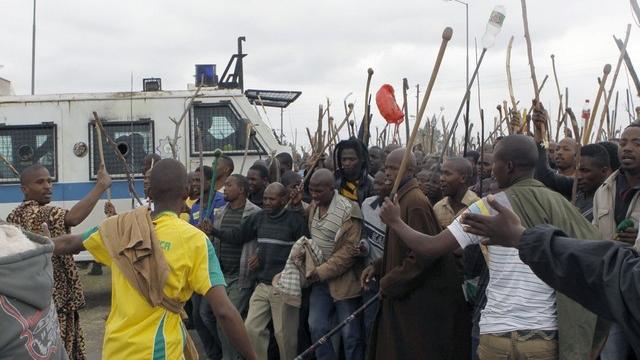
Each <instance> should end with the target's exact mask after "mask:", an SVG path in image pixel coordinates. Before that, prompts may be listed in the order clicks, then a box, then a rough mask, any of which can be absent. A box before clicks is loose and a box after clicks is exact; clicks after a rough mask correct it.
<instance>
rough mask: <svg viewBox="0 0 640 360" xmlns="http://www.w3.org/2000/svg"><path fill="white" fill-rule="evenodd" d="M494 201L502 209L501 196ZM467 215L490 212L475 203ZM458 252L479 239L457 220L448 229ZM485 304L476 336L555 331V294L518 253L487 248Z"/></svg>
mask: <svg viewBox="0 0 640 360" xmlns="http://www.w3.org/2000/svg"><path fill="white" fill-rule="evenodd" d="M495 196H496V199H497V200H498V201H499V202H500V203H501V204H503V205H505V206H509V207H511V206H510V204H509V200H508V199H507V197H506V195H505V194H504V193H503V192H502V193H499V194H496V195H495ZM468 211H470V212H472V213H480V214H485V215H488V214H489V213H493V210H492V209H490V208H489V206H488V205H487V204H486V203H485V202H484V200H479V201H477V202H476V203H474V204H473V205H471V206H470V207H469V209H468ZM448 229H449V231H450V232H451V234H452V235H453V236H454V237H455V238H456V240H457V241H458V243H459V244H460V247H461V248H463V249H464V248H465V247H467V246H469V245H472V244H479V243H481V242H482V240H484V239H483V238H482V237H480V236H477V235H473V234H468V233H466V232H464V230H463V228H462V224H461V223H460V218H459V217H458V218H456V219H455V220H454V221H453V222H452V223H451V225H449V227H448ZM488 260H489V261H488V266H489V285H488V286H487V290H486V295H487V304H486V306H485V308H484V310H483V311H482V314H481V317H480V334H492V333H501V332H508V331H515V330H557V328H558V323H557V310H556V294H555V291H554V290H553V289H552V288H551V287H549V286H548V285H547V284H545V283H544V282H543V281H542V280H540V279H539V278H538V277H537V276H536V275H535V274H534V273H533V271H531V268H530V267H529V266H528V265H525V264H524V263H523V262H522V261H521V260H520V256H519V253H518V249H514V248H505V247H501V246H489V256H488Z"/></svg>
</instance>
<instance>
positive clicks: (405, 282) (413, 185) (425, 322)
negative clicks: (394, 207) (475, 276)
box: [368, 179, 471, 360]
mask: <svg viewBox="0 0 640 360" xmlns="http://www.w3.org/2000/svg"><path fill="white" fill-rule="evenodd" d="M398 200H399V202H400V211H401V217H402V220H403V221H405V222H406V223H407V224H409V226H411V227H412V228H413V229H415V230H417V231H419V232H421V233H426V234H431V235H435V234H438V233H439V232H440V230H441V229H440V225H438V221H437V219H436V217H435V214H434V213H433V209H432V208H431V206H430V205H429V202H428V201H427V199H426V198H425V196H424V194H423V193H422V192H421V191H420V189H419V187H418V183H417V181H416V180H415V179H410V180H408V181H405V183H404V185H402V186H401V187H400V190H399V191H398ZM373 265H374V266H375V268H376V274H377V277H378V278H379V279H381V280H380V291H381V293H382V301H381V303H380V308H379V310H378V316H377V319H376V324H375V327H374V330H373V333H372V342H371V344H372V345H371V346H370V349H369V356H368V358H369V359H384V360H393V359H402V360H411V359H430V360H433V359H435V360H438V359H465V360H466V359H469V358H470V351H469V350H470V348H471V345H470V338H471V328H470V320H469V316H468V309H467V307H466V304H465V302H464V297H463V294H462V286H461V284H462V276H461V274H460V273H459V271H458V270H457V267H456V264H455V260H454V257H453V255H452V254H447V255H444V256H442V257H439V258H427V257H423V256H420V255H417V254H415V253H414V252H413V251H411V250H410V249H409V248H408V247H407V246H406V245H405V244H404V243H403V242H402V240H401V239H400V238H399V237H398V235H397V234H396V233H395V232H394V231H393V230H390V229H388V230H387V238H386V244H385V249H384V255H383V256H382V258H381V259H379V260H378V261H376V262H375V263H374V264H373Z"/></svg>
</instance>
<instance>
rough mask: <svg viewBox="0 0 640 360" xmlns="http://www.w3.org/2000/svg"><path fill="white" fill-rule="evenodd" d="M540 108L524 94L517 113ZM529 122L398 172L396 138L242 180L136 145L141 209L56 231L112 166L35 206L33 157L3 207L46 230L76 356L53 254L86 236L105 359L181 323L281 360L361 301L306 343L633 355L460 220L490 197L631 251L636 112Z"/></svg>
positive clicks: (165, 354)
mask: <svg viewBox="0 0 640 360" xmlns="http://www.w3.org/2000/svg"><path fill="white" fill-rule="evenodd" d="M546 116H547V115H546V112H545V111H544V109H543V108H542V107H541V106H540V105H537V106H536V107H535V108H534V112H533V115H532V118H533V119H532V122H533V123H534V124H535V123H538V122H546V119H545V117H546ZM534 128H535V129H536V130H535V131H533V132H534V133H533V134H532V135H533V136H528V135H509V136H505V137H500V138H498V140H497V141H496V142H495V144H493V145H492V146H489V145H487V146H486V147H485V148H484V149H483V150H484V151H483V152H482V153H480V152H476V151H468V152H467V153H466V154H461V156H460V157H451V158H446V159H445V160H444V161H443V162H442V163H439V161H438V156H432V155H425V153H424V152H423V151H422V149H421V148H420V147H419V146H416V147H413V148H412V149H411V150H410V151H411V153H410V154H409V156H408V159H409V162H408V166H407V167H406V171H405V172H404V173H402V174H400V176H398V175H399V172H400V168H401V166H400V164H401V163H402V159H403V157H404V156H405V152H406V151H409V150H407V149H406V148H404V147H401V146H400V145H398V144H391V145H388V146H386V147H385V148H380V147H376V146H373V147H369V148H367V146H365V145H364V143H363V142H362V141H360V140H357V139H355V138H351V139H348V140H343V141H340V142H339V143H338V144H336V145H335V147H334V149H333V152H332V154H316V155H313V156H309V157H308V158H306V159H305V160H301V161H294V159H293V158H292V157H291V156H290V155H289V154H287V153H282V154H279V155H277V156H276V157H274V159H270V160H269V162H265V161H262V160H260V161H257V162H256V163H255V164H253V165H252V166H251V167H250V168H249V170H248V172H247V174H246V176H244V175H241V174H234V170H235V169H234V163H233V161H232V160H231V158H229V157H226V156H224V155H223V156H222V157H221V158H220V159H219V160H218V161H217V163H216V167H215V169H214V168H212V167H209V166H202V167H199V168H198V169H196V170H195V171H194V172H193V173H191V174H187V173H186V170H185V168H184V166H182V165H181V164H180V163H179V162H177V161H174V160H169V159H164V160H160V158H159V157H158V156H157V155H155V156H149V157H147V159H145V169H144V171H143V173H144V174H145V195H146V197H147V201H148V204H147V205H145V206H143V207H140V208H139V209H137V210H134V211H131V212H127V213H123V214H121V215H116V211H115V209H114V208H113V206H112V205H111V204H107V206H105V212H106V213H107V215H108V216H110V217H109V218H108V219H107V220H106V221H105V222H104V223H102V224H100V225H99V226H97V227H95V228H93V229H91V230H89V231H87V232H85V233H84V234H81V235H68V234H70V228H71V227H73V226H76V225H78V224H80V223H81V222H82V221H83V220H84V219H85V218H86V217H87V216H88V215H89V214H90V212H91V211H92V209H93V208H94V207H95V205H96V204H97V202H98V200H99V198H100V196H101V194H102V193H103V192H104V191H106V189H108V188H109V186H110V183H111V180H110V178H109V176H108V174H106V172H105V171H104V169H101V170H100V171H99V173H98V180H97V182H96V185H95V188H94V189H93V190H92V191H91V192H90V193H89V194H88V195H87V196H86V197H85V198H84V199H82V200H81V201H80V202H78V203H77V204H76V205H75V206H74V207H73V208H71V209H70V210H65V209H62V208H59V207H55V206H51V205H49V203H50V202H51V194H52V191H51V189H52V184H51V180H50V176H49V174H48V172H47V169H46V168H44V167H43V166H39V165H34V166H32V167H29V168H27V169H26V170H24V171H23V172H22V174H21V185H22V190H23V192H24V195H25V201H24V202H23V203H22V204H21V205H20V206H19V207H17V208H16V209H15V210H14V211H12V212H11V214H9V216H8V217H7V221H8V222H10V223H14V224H17V225H19V226H20V227H21V228H22V229H24V230H26V231H28V232H30V233H42V231H44V230H43V229H42V224H43V223H44V224H46V225H47V226H48V230H46V231H45V234H47V231H48V232H49V233H48V234H47V235H48V236H49V237H52V238H54V247H53V249H52V250H51V251H53V253H54V255H53V274H54V284H53V287H52V298H53V305H52V306H54V307H55V311H56V313H57V318H58V325H59V330H58V331H59V339H60V342H59V344H58V342H56V341H53V340H52V341H51V344H53V345H55V344H58V346H59V347H58V349H57V350H55V349H54V350H51V351H52V352H51V353H50V354H49V355H51V354H64V353H66V354H68V356H69V358H71V359H84V358H85V357H86V354H85V353H86V349H85V345H84V337H83V332H82V329H81V327H80V321H79V319H78V309H80V308H81V307H82V306H84V298H83V294H82V287H81V284H80V282H79V279H78V271H77V269H76V265H75V263H74V262H73V258H72V257H71V256H70V255H68V254H71V253H74V252H77V251H79V250H82V249H86V250H88V251H90V252H91V253H92V255H93V256H94V258H95V259H96V261H97V262H100V263H102V264H104V265H107V266H110V267H112V281H113V287H112V292H113V293H112V304H111V306H112V310H111V313H110V316H109V319H108V320H107V323H106V334H105V340H104V348H103V356H104V358H138V357H141V358H142V357H144V358H149V357H152V358H154V359H155V358H170V359H174V358H175V359H177V358H180V357H181V356H182V355H183V354H184V355H185V356H186V357H189V353H190V351H193V347H192V346H193V342H192V340H191V339H190V337H189V336H188V332H187V331H186V329H187V328H188V327H193V328H194V329H195V330H196V333H197V335H198V337H199V338H200V342H201V343H202V345H203V347H204V351H205V354H201V357H203V358H207V359H240V358H250V359H253V358H258V359H278V358H279V359H283V360H284V359H294V358H295V357H296V356H297V355H298V354H300V353H302V352H303V351H304V350H305V349H307V348H308V347H309V346H311V345H312V344H314V343H316V342H317V341H319V340H320V339H321V338H322V337H323V336H324V335H325V334H327V333H328V332H329V331H330V330H331V329H332V328H333V327H335V326H336V325H337V324H339V323H341V322H343V321H345V320H348V319H349V317H350V315H351V314H353V313H354V312H356V310H358V309H359V308H360V307H361V306H362V305H363V304H364V303H368V302H369V300H371V299H375V300H374V301H373V303H372V304H373V305H371V306H369V307H367V308H366V309H365V310H364V311H363V312H361V313H360V314H359V316H357V317H355V318H353V319H351V320H350V321H348V322H347V323H346V325H345V326H344V327H342V328H341V330H340V331H339V333H338V334H337V335H336V336H335V337H334V338H333V339H331V340H330V341H323V342H321V344H319V346H317V347H316V348H315V351H314V354H312V356H315V358H316V359H319V360H325V359H353V360H358V359H364V358H365V357H366V358H368V359H384V360H387V359H465V360H466V359H477V358H479V359H597V358H600V359H603V360H610V359H613V360H618V359H628V358H634V351H635V354H640V346H639V345H638V343H634V341H633V340H632V339H629V331H625V329H628V325H627V324H624V323H620V319H619V318H612V317H611V316H607V315H606V314H605V315H604V316H603V315H602V314H601V313H598V312H592V310H593V308H592V307H589V306H586V307H583V306H582V305H581V304H582V301H581V300H582V299H580V298H576V297H575V296H572V297H569V296H566V295H565V294H564V291H562V292H560V291H556V290H555V289H554V288H552V287H551V286H550V284H549V283H550V281H549V280H547V279H545V280H544V281H543V279H541V278H539V277H538V275H537V274H538V272H537V271H534V270H532V268H531V267H530V266H529V265H528V264H526V263H524V262H523V260H522V259H521V257H522V256H523V255H521V254H519V253H518V250H517V249H513V248H508V247H501V246H495V245H492V244H490V245H489V246H487V244H486V243H485V242H484V240H485V239H486V238H484V237H482V236H480V235H477V233H476V232H473V231H470V230H469V227H468V225H466V224H465V221H464V216H465V215H461V214H465V213H470V214H484V215H488V214H491V213H492V212H491V211H490V210H489V209H488V208H489V205H488V204H498V205H495V206H496V207H499V208H501V209H507V210H504V211H509V212H513V213H515V214H517V217H518V218H519V219H520V220H519V222H518V226H522V227H524V228H528V229H533V228H535V227H536V226H537V225H541V224H549V225H553V226H554V227H555V228H557V229H560V230H561V231H562V232H563V233H564V234H566V235H568V236H570V237H575V238H580V239H593V240H600V241H602V240H613V241H616V242H619V243H621V244H624V245H625V246H628V247H635V248H636V249H637V248H639V247H640V243H639V242H638V241H637V238H638V222H639V220H640V203H639V202H638V196H640V195H639V194H640V192H639V191H638V190H640V176H639V174H640V125H638V124H635V123H634V124H631V125H630V126H629V127H627V128H626V129H625V130H624V131H623V132H622V134H621V137H620V139H617V140H616V141H612V142H603V143H598V144H590V145H586V146H583V147H577V146H576V142H575V140H574V139H572V138H571V137H567V138H565V139H563V140H562V141H560V142H559V143H558V144H557V145H556V144H548V146H546V145H544V141H543V140H544V138H543V137H544V135H543V134H542V133H540V132H539V131H538V127H535V126H534ZM578 151H579V156H576V155H577V154H578ZM578 158H579V159H580V160H579V163H577V159H578ZM274 163H275V164H277V165H276V169H278V171H276V173H273V171H270V170H271V169H272V168H273V164H274ZM396 178H398V179H399V180H400V183H399V188H398V191H397V194H396V195H395V197H394V199H389V198H387V197H388V196H389V194H390V192H391V189H392V186H393V184H394V182H395V181H396ZM574 183H575V184H574ZM574 189H577V190H574ZM488 195H492V196H493V197H492V199H491V201H490V203H487V202H486V201H485V200H483V199H486V197H487V196H488ZM385 198H387V199H386V200H385ZM574 198H575V199H574ZM572 200H573V201H574V204H575V205H573V204H572V203H571V201H572ZM188 223H189V224H190V225H189V224H188ZM485 232H486V233H488V232H489V230H485ZM149 234H151V235H149ZM497 236H498V235H496V237H497ZM163 255H164V256H163ZM523 259H524V258H523ZM1 260H2V258H0V270H2V266H3V262H2V261H1ZM532 266H533V265H532ZM593 281H598V279H595V280H593ZM570 293H571V292H570ZM3 296H4V295H3ZM3 296H2V297H0V307H1V308H2V309H5V308H6V306H3V304H4V303H3V302H2V299H3ZM584 301H588V299H585V300H584ZM20 306H25V305H20ZM46 306H47V304H44V305H41V307H46ZM183 309H184V310H183ZM1 313H2V312H0V315H1ZM2 319H3V318H2V317H0V320H2ZM3 341H5V340H4V337H3V336H2V335H0V351H2V350H3V346H5V347H4V349H11V351H14V352H15V353H14V354H22V353H21V352H20V349H18V346H17V345H16V344H18V343H19V342H20V341H19V340H18V338H16V339H13V343H12V344H11V345H10V346H9V345H6V344H9V343H11V341H5V342H4V343H3ZM53 347H55V346H53ZM7 351H8V350H7ZM61 356H63V355H61ZM52 358H53V357H52ZM60 358H63V357H60Z"/></svg>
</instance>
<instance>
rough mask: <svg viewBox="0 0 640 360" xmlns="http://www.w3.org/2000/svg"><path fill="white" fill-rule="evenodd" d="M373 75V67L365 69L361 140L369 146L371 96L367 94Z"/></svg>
mask: <svg viewBox="0 0 640 360" xmlns="http://www.w3.org/2000/svg"><path fill="white" fill-rule="evenodd" d="M372 77H373V69H372V68H369V69H367V86H366V89H365V93H364V118H363V119H362V126H364V128H363V129H362V142H363V143H364V144H365V146H369V120H370V112H371V97H370V96H369V88H370V87H371V78H372Z"/></svg>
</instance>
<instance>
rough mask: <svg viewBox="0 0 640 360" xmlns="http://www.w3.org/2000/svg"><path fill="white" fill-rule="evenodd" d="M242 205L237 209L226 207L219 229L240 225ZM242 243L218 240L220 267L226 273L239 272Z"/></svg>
mask: <svg viewBox="0 0 640 360" xmlns="http://www.w3.org/2000/svg"><path fill="white" fill-rule="evenodd" d="M243 213H244V206H242V207H240V208H238V209H232V208H231V206H229V207H228V208H227V211H225V213H224V217H223V218H222V219H221V222H220V229H221V230H227V229H233V228H237V227H240V222H241V221H242V214H243ZM243 246H244V244H242V243H240V244H236V243H233V242H228V241H221V242H220V255H219V258H220V267H221V268H222V272H223V273H224V274H225V275H226V276H229V275H237V274H238V273H239V272H240V257H241V256H242V247H243Z"/></svg>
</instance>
